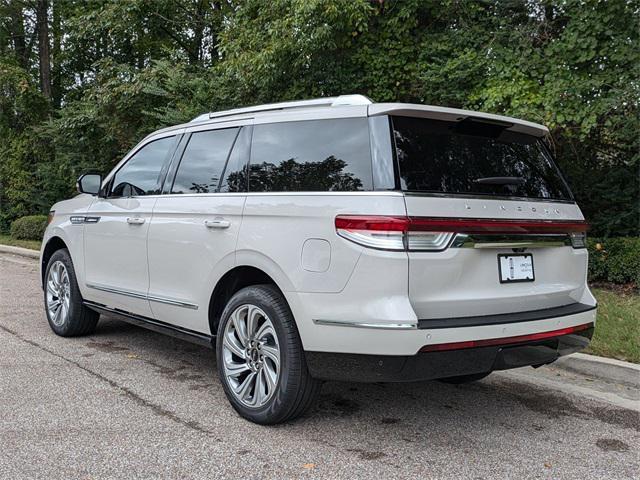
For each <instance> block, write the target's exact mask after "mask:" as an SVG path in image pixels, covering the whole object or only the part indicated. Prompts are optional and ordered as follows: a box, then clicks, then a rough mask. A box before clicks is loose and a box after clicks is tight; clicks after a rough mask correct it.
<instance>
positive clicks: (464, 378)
mask: <svg viewBox="0 0 640 480" xmlns="http://www.w3.org/2000/svg"><path fill="white" fill-rule="evenodd" d="M490 373H491V372H486V373H474V374H472V375H460V376H458V377H447V378H439V379H438V381H439V382H443V383H450V384H452V385H460V384H462V383H471V382H477V381H478V380H482V379H483V378H485V377H488V376H489V374H490Z"/></svg>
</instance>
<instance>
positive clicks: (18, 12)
mask: <svg viewBox="0 0 640 480" xmlns="http://www.w3.org/2000/svg"><path fill="white" fill-rule="evenodd" d="M13 7H14V8H11V9H10V10H9V15H10V17H11V23H10V25H11V27H10V28H11V36H12V37H13V48H14V49H15V52H16V57H17V59H18V62H19V64H20V66H21V67H22V68H24V69H27V68H28V66H29V53H28V51H27V42H26V39H25V31H24V21H23V18H22V7H20V6H18V5H17V4H14V5H13Z"/></svg>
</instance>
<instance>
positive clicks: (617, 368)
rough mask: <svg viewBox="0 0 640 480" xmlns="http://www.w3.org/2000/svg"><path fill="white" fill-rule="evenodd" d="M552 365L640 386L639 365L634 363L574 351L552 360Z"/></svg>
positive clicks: (636, 386)
mask: <svg viewBox="0 0 640 480" xmlns="http://www.w3.org/2000/svg"><path fill="white" fill-rule="evenodd" d="M552 366H554V367H557V368H561V369H563V370H567V371H569V372H573V373H579V374H581V375H586V376H588V377H595V378H598V379H600V380H604V381H608V382H619V383H623V384H625V385H629V386H631V387H635V388H639V387H640V365H638V364H635V363H630V362H623V361H620V360H614V359H612V358H605V357H598V356H596V355H587V354H586V353H574V354H571V355H568V356H566V357H561V358H559V359H558V360H556V361H555V362H553V364H552Z"/></svg>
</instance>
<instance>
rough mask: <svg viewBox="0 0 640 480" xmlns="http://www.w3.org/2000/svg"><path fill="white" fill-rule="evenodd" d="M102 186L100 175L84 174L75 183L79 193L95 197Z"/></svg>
mask: <svg viewBox="0 0 640 480" xmlns="http://www.w3.org/2000/svg"><path fill="white" fill-rule="evenodd" d="M101 186H102V175H98V174H97V173H85V174H84V175H82V176H81V177H80V178H79V179H78V182H77V183H76V188H77V189H78V191H79V192H80V193H88V194H89V195H97V194H98V192H100V187H101Z"/></svg>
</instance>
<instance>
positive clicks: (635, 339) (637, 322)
mask: <svg viewBox="0 0 640 480" xmlns="http://www.w3.org/2000/svg"><path fill="white" fill-rule="evenodd" d="M0 244H2V245H13V246H15V247H23V248H30V249H32V250H40V242H39V241H37V240H16V239H14V238H12V237H11V236H9V235H0ZM592 291H593V294H594V295H595V297H596V298H597V299H598V321H597V325H596V332H595V334H594V336H593V340H592V342H591V345H590V346H589V348H588V349H587V350H585V353H592V354H594V355H601V356H603V357H609V358H617V359H619V360H626V361H628V362H634V363H640V295H639V294H638V293H634V292H633V290H627V291H625V290H622V289H617V290H612V289H607V288H593V289H592Z"/></svg>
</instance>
